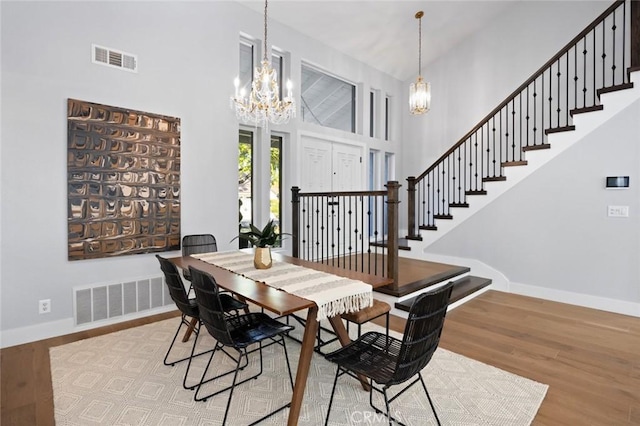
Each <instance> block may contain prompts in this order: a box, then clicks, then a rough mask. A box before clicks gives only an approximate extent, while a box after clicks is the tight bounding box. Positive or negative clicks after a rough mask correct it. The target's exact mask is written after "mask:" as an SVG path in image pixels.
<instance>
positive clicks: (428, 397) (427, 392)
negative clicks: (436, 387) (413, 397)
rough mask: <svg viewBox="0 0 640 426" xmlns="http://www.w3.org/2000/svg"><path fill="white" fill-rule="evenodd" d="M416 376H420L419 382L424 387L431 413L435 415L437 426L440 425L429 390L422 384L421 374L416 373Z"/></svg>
mask: <svg viewBox="0 0 640 426" xmlns="http://www.w3.org/2000/svg"><path fill="white" fill-rule="evenodd" d="M418 377H420V383H422V388H423V389H424V393H426V394H427V399H428V400H429V405H431V410H433V415H434V416H436V422H438V426H441V425H440V419H439V418H438V413H436V407H435V406H434V405H433V401H431V396H430V395H429V391H428V390H427V385H425V384H424V380H423V378H422V374H421V373H418Z"/></svg>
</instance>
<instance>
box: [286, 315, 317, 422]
mask: <svg viewBox="0 0 640 426" xmlns="http://www.w3.org/2000/svg"><path fill="white" fill-rule="evenodd" d="M317 331H318V307H317V306H314V307H312V308H309V311H308V313H307V323H306V325H305V327H304V335H303V336H302V345H301V347H300V359H299V360H298V371H297V372H296V382H295V384H294V386H293V396H292V397H291V408H290V410H289V420H288V421H287V425H288V426H296V425H297V424H298V417H300V408H301V407H302V397H303V396H304V389H305V387H306V386H307V376H308V375H309V367H310V365H311V357H312V356H313V347H314V346H315V343H316V332H317Z"/></svg>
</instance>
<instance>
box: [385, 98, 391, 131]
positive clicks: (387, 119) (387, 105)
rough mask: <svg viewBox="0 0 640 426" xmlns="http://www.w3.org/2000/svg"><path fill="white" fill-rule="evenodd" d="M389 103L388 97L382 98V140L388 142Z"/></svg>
mask: <svg viewBox="0 0 640 426" xmlns="http://www.w3.org/2000/svg"><path fill="white" fill-rule="evenodd" d="M390 102H391V101H390V100H389V97H388V96H385V98H384V140H385V141H388V140H389V134H390V132H389V122H390V117H389V114H390V110H389V109H390V108H391V106H390V105H389V104H390Z"/></svg>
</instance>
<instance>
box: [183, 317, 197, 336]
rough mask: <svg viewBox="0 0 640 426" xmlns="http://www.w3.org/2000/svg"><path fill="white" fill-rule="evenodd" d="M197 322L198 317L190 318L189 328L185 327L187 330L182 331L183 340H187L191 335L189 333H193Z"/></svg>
mask: <svg viewBox="0 0 640 426" xmlns="http://www.w3.org/2000/svg"><path fill="white" fill-rule="evenodd" d="M197 323H198V318H191V321H190V322H189V328H187V331H185V332H184V337H182V341H183V342H186V341H187V340H189V337H191V333H193V330H195V327H196V324H197Z"/></svg>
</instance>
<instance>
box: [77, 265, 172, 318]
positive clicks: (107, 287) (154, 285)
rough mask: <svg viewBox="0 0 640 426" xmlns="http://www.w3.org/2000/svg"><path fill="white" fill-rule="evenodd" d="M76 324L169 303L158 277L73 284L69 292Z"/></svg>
mask: <svg viewBox="0 0 640 426" xmlns="http://www.w3.org/2000/svg"><path fill="white" fill-rule="evenodd" d="M73 296H74V297H73V305H74V318H75V321H76V325H82V324H87V323H91V322H95V321H102V320H106V319H109V318H115V317H122V316H127V315H130V314H134V313H137V312H143V311H147V310H150V309H155V308H159V307H162V306H165V305H171V304H173V300H171V296H170V295H169V291H168V289H167V286H166V285H165V284H164V279H163V278H162V277H154V278H148V279H142V280H138V281H129V282H124V283H117V284H100V285H96V286H93V287H86V286H85V287H77V288H74V291H73Z"/></svg>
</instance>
